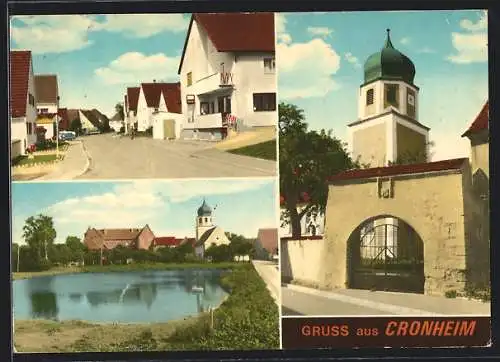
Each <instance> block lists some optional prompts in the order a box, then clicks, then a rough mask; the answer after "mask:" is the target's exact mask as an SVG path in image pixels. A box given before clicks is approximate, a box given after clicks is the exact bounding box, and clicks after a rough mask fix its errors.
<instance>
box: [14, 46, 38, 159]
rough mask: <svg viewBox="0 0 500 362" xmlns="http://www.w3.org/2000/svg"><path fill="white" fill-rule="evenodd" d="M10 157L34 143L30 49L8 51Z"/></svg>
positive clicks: (34, 109)
mask: <svg viewBox="0 0 500 362" xmlns="http://www.w3.org/2000/svg"><path fill="white" fill-rule="evenodd" d="M9 94H10V117H11V159H13V158H16V157H18V156H20V155H25V154H26V153H27V148H28V147H30V146H31V145H33V144H35V143H36V117H37V111H36V103H35V100H36V97H35V76H34V73H33V62H32V57H31V52H30V51H11V52H10V92H9Z"/></svg>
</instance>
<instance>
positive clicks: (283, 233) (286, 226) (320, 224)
mask: <svg viewBox="0 0 500 362" xmlns="http://www.w3.org/2000/svg"><path fill="white" fill-rule="evenodd" d="M307 206H308V204H306V203H301V204H299V205H297V211H298V212H299V214H300V213H301V212H302V211H303V210H304V209H305V208H306V207H307ZM281 219H282V224H281V227H280V231H279V234H280V237H290V236H292V225H291V224H290V222H289V219H288V218H287V217H286V211H285V208H284V207H283V206H282V207H281ZM283 219H286V222H284V221H285V220H283ZM300 230H301V232H302V237H307V236H322V235H323V233H324V232H325V214H324V213H322V212H319V211H318V212H312V211H309V212H307V213H305V214H304V216H302V218H301V219H300Z"/></svg>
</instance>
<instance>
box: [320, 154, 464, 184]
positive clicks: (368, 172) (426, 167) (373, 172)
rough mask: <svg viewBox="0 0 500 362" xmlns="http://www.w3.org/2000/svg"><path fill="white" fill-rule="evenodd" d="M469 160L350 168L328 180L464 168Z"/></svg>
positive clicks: (458, 159)
mask: <svg viewBox="0 0 500 362" xmlns="http://www.w3.org/2000/svg"><path fill="white" fill-rule="evenodd" d="M467 160H468V159H467V158H455V159H451V160H443V161H437V162H427V163H417V164H409V165H395V166H388V167H375V168H366V169H359V170H349V171H344V172H341V173H339V174H337V175H335V176H332V177H330V178H328V180H329V181H330V182H335V181H344V180H356V179H366V178H375V177H386V176H396V175H409V174H419V173H431V172H440V171H449V170H459V169H461V168H462V166H463V164H464V162H466V161H467Z"/></svg>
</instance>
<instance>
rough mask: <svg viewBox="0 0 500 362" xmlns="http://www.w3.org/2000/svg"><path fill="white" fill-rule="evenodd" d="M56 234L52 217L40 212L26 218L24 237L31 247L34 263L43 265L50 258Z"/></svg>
mask: <svg viewBox="0 0 500 362" xmlns="http://www.w3.org/2000/svg"><path fill="white" fill-rule="evenodd" d="M56 235H57V233H56V230H55V229H54V221H53V220H52V217H50V216H46V215H41V214H40V215H37V216H30V217H29V218H27V219H26V221H25V224H24V226H23V237H24V240H25V241H26V243H27V244H28V247H29V249H30V252H31V256H32V261H33V263H34V265H42V264H44V263H45V261H48V260H49V251H50V250H51V248H52V246H53V244H54V241H55V239H56ZM44 260H45V261H44Z"/></svg>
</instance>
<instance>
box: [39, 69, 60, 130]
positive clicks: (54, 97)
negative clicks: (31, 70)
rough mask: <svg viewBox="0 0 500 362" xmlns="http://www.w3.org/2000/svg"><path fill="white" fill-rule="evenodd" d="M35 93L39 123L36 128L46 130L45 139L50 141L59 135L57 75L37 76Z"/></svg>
mask: <svg viewBox="0 0 500 362" xmlns="http://www.w3.org/2000/svg"><path fill="white" fill-rule="evenodd" d="M35 93H36V99H35V101H36V109H37V113H38V116H37V121H36V126H37V128H38V127H42V128H44V129H45V139H50V138H53V137H55V136H56V134H57V125H58V123H59V116H58V113H59V87H58V84H57V75H55V74H37V75H35Z"/></svg>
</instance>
